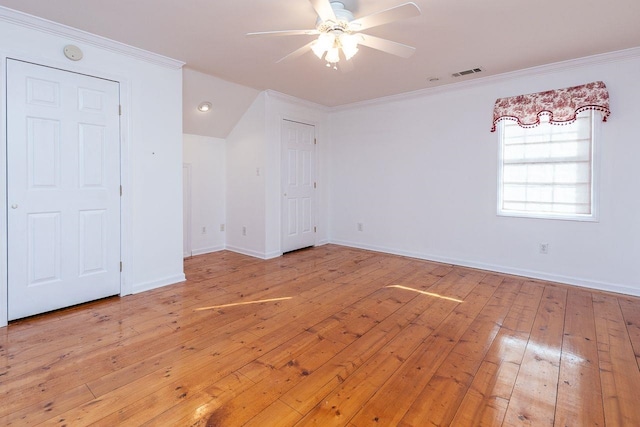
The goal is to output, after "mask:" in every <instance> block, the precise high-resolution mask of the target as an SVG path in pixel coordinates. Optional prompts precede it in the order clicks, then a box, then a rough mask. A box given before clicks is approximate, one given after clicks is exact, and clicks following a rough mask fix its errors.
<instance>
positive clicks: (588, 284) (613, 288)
mask: <svg viewBox="0 0 640 427" xmlns="http://www.w3.org/2000/svg"><path fill="white" fill-rule="evenodd" d="M330 243H333V244H336V245H341V246H348V247H352V248H358V249H366V250H370V251H375V252H383V253H388V254H393V255H401V256H406V257H410V258H417V259H423V260H426V261H434V262H441V263H444V264H453V265H459V266H462V267H471V268H477V269H480V270H488V271H494V272H496V273H504V274H511V275H514V276H522V277H529V278H532V279H539V280H546V281H549V282H557V283H563V284H567V285H574V286H582V287H585V288H590V289H596V290H600V291H607V292H615V293H619V294H626V295H634V296H640V289H637V288H632V287H630V286H625V285H620V284H617V283H606V282H596V281H593V280H590V279H587V278H584V277H572V276H564V275H560V274H551V273H546V272H543V271H536V270H527V269H521V268H513V267H509V266H505V265H496V264H487V263H483V262H476V261H470V260H466V259H459V258H449V257H443V256H438V255H434V254H425V253H419V252H411V251H405V250H402V249H395V248H388V247H382V246H373V245H366V244H361V243H356V242H348V241H344V240H331V241H330Z"/></svg>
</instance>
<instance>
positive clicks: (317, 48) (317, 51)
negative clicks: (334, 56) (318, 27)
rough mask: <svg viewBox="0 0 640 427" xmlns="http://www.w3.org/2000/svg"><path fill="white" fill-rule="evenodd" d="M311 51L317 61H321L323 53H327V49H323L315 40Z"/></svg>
mask: <svg viewBox="0 0 640 427" xmlns="http://www.w3.org/2000/svg"><path fill="white" fill-rule="evenodd" d="M311 50H312V51H313V54H314V55H315V56H317V57H318V59H322V57H323V56H324V53H325V52H326V51H327V49H325V48H323V47H322V45H321V44H320V43H319V42H318V41H317V40H316V42H315V43H313V44H312V45H311Z"/></svg>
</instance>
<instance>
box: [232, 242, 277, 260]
mask: <svg viewBox="0 0 640 427" xmlns="http://www.w3.org/2000/svg"><path fill="white" fill-rule="evenodd" d="M225 249H226V250H228V251H231V252H235V253H238V254H242V255H247V256H252V257H254V258H260V259H267V258H266V254H265V253H264V252H258V251H254V250H252V249H245V248H239V247H238V246H229V245H227V247H226V248H225Z"/></svg>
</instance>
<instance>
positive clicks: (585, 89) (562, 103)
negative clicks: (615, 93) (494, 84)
mask: <svg viewBox="0 0 640 427" xmlns="http://www.w3.org/2000/svg"><path fill="white" fill-rule="evenodd" d="M585 110H596V111H601V112H602V121H604V122H606V121H607V117H609V115H610V114H611V111H609V92H608V91H607V87H606V86H605V84H604V83H603V82H600V81H598V82H593V83H587V84H585V85H580V86H574V87H569V88H566V89H556V90H548V91H546V92H538V93H531V94H528V95H518V96H512V97H509V98H498V99H496V104H495V107H494V108H493V126H492V128H491V132H495V130H496V124H497V123H498V122H499V121H501V120H515V121H517V122H518V125H520V126H522V127H525V128H528V127H534V126H537V125H539V124H540V116H541V115H548V116H549V122H550V123H552V124H567V123H572V122H574V121H575V120H576V115H577V114H578V113H580V112H581V111H585Z"/></svg>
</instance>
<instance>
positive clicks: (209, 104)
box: [198, 102, 213, 113]
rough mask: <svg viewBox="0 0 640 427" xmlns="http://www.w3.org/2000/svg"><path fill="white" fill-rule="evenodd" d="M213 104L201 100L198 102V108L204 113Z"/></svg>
mask: <svg viewBox="0 0 640 427" xmlns="http://www.w3.org/2000/svg"><path fill="white" fill-rule="evenodd" d="M212 106H213V105H211V103H210V102H202V103H200V105H198V110H200V111H202V112H203V113H206V112H207V111H209V110H211V107H212Z"/></svg>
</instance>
